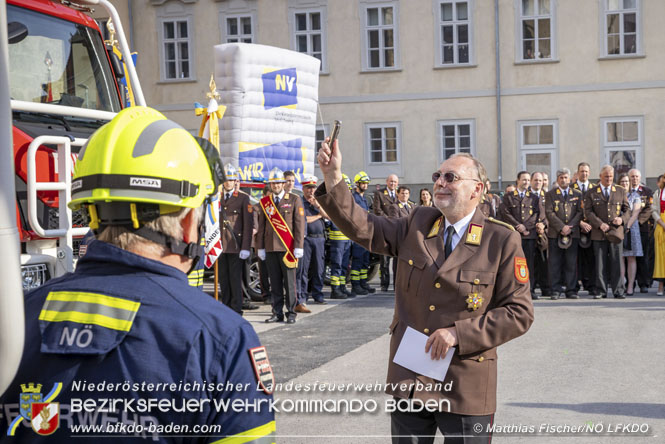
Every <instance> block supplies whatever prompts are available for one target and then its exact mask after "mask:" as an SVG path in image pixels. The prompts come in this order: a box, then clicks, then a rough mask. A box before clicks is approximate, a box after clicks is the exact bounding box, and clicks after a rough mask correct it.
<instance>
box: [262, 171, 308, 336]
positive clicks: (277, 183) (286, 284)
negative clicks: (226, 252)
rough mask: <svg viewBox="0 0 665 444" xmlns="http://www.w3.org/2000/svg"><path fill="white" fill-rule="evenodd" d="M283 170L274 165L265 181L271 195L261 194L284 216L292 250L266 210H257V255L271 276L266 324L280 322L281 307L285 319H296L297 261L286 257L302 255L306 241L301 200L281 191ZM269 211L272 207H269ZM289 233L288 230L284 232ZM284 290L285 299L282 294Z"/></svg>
mask: <svg viewBox="0 0 665 444" xmlns="http://www.w3.org/2000/svg"><path fill="white" fill-rule="evenodd" d="M284 182H285V180H284V173H282V171H281V170H280V169H279V168H277V167H275V168H273V169H272V171H270V176H269V178H268V184H269V185H270V190H271V191H272V194H271V195H270V196H264V197H263V199H261V202H263V201H264V199H267V202H269V203H271V204H274V207H273V206H272V205H270V208H276V211H277V212H278V213H279V215H277V217H278V218H280V216H281V219H283V221H284V223H285V224H286V227H288V230H287V231H288V232H290V235H291V236H292V238H293V247H294V248H293V251H290V250H287V248H286V246H285V242H284V240H283V238H281V237H280V235H279V234H278V233H277V232H276V231H275V228H274V227H273V225H272V224H271V222H270V220H268V218H267V216H266V211H265V210H263V209H262V211H261V212H260V213H259V231H258V233H257V236H256V248H257V254H258V255H259V258H260V259H261V260H264V261H265V263H266V267H267V268H268V276H269V277H270V296H271V297H272V316H271V317H270V318H268V319H266V322H267V323H271V322H282V321H283V320H284V309H283V307H284V306H285V307H286V322H287V323H288V324H294V323H295V322H296V312H295V308H296V303H297V297H296V264H297V261H293V260H290V261H289V260H288V259H287V258H288V256H289V253H291V254H292V255H293V256H294V257H295V259H300V258H301V257H302V256H303V244H304V242H305V211H304V209H303V206H302V200H300V197H298V196H297V195H296V194H292V193H287V192H286V191H284ZM268 211H271V210H268ZM286 236H288V233H287V234H286ZM285 292H286V300H285V299H284V293H285Z"/></svg>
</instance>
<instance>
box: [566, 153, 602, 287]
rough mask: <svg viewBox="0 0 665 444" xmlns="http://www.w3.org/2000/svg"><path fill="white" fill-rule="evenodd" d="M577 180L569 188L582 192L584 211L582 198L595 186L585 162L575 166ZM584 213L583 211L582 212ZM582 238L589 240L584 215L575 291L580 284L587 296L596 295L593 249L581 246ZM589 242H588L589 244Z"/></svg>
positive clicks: (588, 227) (589, 233) (588, 225)
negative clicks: (587, 293) (590, 179)
mask: <svg viewBox="0 0 665 444" xmlns="http://www.w3.org/2000/svg"><path fill="white" fill-rule="evenodd" d="M575 174H576V175H577V179H576V180H575V181H574V182H573V183H572V184H571V188H573V189H576V190H580V191H581V192H582V210H584V198H585V197H586V195H587V193H589V190H590V189H592V188H593V187H594V186H595V185H594V184H593V183H591V182H590V181H589V175H590V174H591V166H589V164H588V163H587V162H580V163H579V164H577V172H576V173H575ZM583 212H584V211H583ZM582 236H584V237H585V238H587V239H588V238H589V237H590V236H591V225H590V224H589V222H588V221H587V220H586V217H585V216H584V214H583V215H582V220H581V221H580V246H579V247H580V248H579V249H578V250H577V276H578V278H579V280H578V283H577V286H576V287H575V291H576V292H579V290H580V284H579V282H580V281H581V282H582V285H583V286H584V289H585V290H587V291H588V292H589V294H595V293H596V272H595V270H596V259H595V258H594V256H593V248H592V247H591V246H590V245H589V246H583V245H582V240H581V239H582ZM590 243H591V242H590V241H589V244H590Z"/></svg>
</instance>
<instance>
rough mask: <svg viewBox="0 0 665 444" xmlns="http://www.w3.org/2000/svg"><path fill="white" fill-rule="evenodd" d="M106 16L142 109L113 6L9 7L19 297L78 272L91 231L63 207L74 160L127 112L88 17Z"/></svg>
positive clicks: (116, 65) (110, 58) (88, 0)
mask: <svg viewBox="0 0 665 444" xmlns="http://www.w3.org/2000/svg"><path fill="white" fill-rule="evenodd" d="M92 6H102V7H106V9H107V11H108V12H109V15H110V17H111V18H112V20H113V23H114V27H115V30H116V32H117V37H118V41H119V44H120V45H119V46H120V49H121V51H122V54H123V60H129V61H130V62H129V63H128V64H127V66H126V68H127V71H128V73H129V77H130V80H128V82H131V84H132V86H133V92H134V96H135V98H136V103H137V104H140V105H144V104H145V102H144V100H143V96H142V92H141V89H140V85H139V84H138V80H137V78H136V71H135V69H134V66H133V64H132V63H131V56H130V55H129V48H128V46H127V41H126V39H125V36H124V33H123V30H122V26H121V25H120V22H119V19H118V15H117V12H116V11H115V9H114V8H113V6H111V4H110V3H109V2H108V1H107V0H78V1H77V2H76V4H74V3H70V2H66V1H63V2H60V1H51V0H7V28H8V41H9V48H8V52H9V64H8V71H9V83H10V95H11V109H12V125H13V127H12V135H13V150H14V168H15V184H16V213H17V225H18V229H19V232H20V238H21V271H22V273H21V274H22V278H23V289H24V290H29V289H31V288H35V287H38V286H40V285H42V284H43V283H44V282H45V281H46V280H48V279H50V278H53V277H56V276H60V275H62V274H64V273H65V272H67V271H71V270H72V269H73V265H74V263H75V260H76V256H77V245H78V243H79V241H78V240H77V239H80V237H81V236H83V235H84V234H85V232H86V231H87V230H88V229H87V228H86V227H85V221H84V220H83V217H82V215H81V214H77V213H76V212H72V211H71V210H70V209H69V208H67V203H68V201H69V192H68V190H70V189H71V187H70V185H71V173H72V168H73V165H74V163H75V160H76V155H77V153H78V151H79V150H80V148H81V147H82V146H83V145H84V144H85V142H86V140H87V139H88V137H89V136H90V135H91V134H92V133H93V132H94V131H95V130H96V129H97V128H99V127H100V126H101V125H103V124H104V123H106V122H107V121H109V120H110V119H112V118H113V116H114V115H115V114H116V113H117V112H118V111H120V109H121V108H122V107H123V97H122V94H121V92H120V89H119V86H118V82H117V79H119V78H121V77H123V75H124V71H125V70H124V69H123V65H122V63H121V62H120V60H119V59H118V57H117V56H116V55H114V54H113V51H112V49H111V48H110V47H107V45H106V44H105V42H104V39H103V37H102V33H101V31H100V28H99V26H98V25H97V23H96V22H95V20H93V19H92V18H91V17H90V16H89V15H88V14H89V13H90V12H91V11H92V10H91V9H90V8H91V7H92Z"/></svg>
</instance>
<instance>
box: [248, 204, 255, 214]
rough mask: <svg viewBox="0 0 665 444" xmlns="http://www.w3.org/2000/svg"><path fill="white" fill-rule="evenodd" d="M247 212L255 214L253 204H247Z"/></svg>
mask: <svg viewBox="0 0 665 444" xmlns="http://www.w3.org/2000/svg"><path fill="white" fill-rule="evenodd" d="M247 212H248V213H253V212H254V207H253V206H252V204H247Z"/></svg>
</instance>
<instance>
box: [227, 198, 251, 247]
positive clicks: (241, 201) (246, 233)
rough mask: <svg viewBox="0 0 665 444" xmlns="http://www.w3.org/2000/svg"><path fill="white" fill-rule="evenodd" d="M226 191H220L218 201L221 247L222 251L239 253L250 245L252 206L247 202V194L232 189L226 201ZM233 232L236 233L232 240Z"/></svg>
mask: <svg viewBox="0 0 665 444" xmlns="http://www.w3.org/2000/svg"><path fill="white" fill-rule="evenodd" d="M225 196H226V192H225V191H223V192H222V200H221V201H220V203H219V204H220V210H219V213H220V218H219V220H220V223H219V225H220V227H219V228H220V230H221V232H222V249H223V252H224V253H240V250H248V251H249V249H250V248H251V245H252V227H253V226H254V220H253V216H254V215H253V214H252V213H254V208H253V207H252V204H251V203H250V202H249V195H247V194H246V193H243V192H242V191H234V192H232V193H231V196H230V197H229V199H228V200H227V201H225V200H224V197H225ZM231 230H233V233H235V235H236V239H237V242H238V243H237V244H236V240H234V237H233V234H232V233H231Z"/></svg>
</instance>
